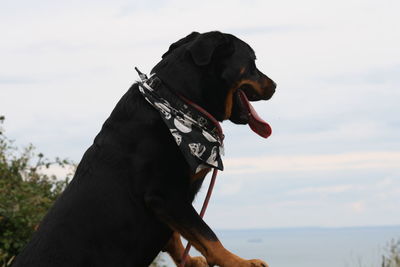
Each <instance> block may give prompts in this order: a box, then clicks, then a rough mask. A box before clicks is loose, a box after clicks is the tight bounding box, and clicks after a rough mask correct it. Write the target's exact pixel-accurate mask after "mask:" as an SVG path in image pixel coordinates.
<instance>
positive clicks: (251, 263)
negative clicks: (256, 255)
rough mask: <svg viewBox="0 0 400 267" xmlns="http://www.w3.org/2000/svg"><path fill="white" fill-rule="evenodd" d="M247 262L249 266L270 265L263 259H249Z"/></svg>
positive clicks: (264, 266)
mask: <svg viewBox="0 0 400 267" xmlns="http://www.w3.org/2000/svg"><path fill="white" fill-rule="evenodd" d="M246 263H247V264H246V266H248V267H268V264H267V263H266V262H265V261H262V260H247V261H246Z"/></svg>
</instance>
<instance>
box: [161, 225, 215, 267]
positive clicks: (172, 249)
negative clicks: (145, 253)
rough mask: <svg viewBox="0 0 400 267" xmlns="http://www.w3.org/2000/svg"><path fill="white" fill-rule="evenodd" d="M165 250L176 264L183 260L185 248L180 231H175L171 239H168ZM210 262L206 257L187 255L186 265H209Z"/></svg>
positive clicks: (200, 266)
mask: <svg viewBox="0 0 400 267" xmlns="http://www.w3.org/2000/svg"><path fill="white" fill-rule="evenodd" d="M164 251H166V252H168V254H169V255H170V256H171V258H172V259H173V261H174V262H175V264H176V266H179V264H180V263H181V261H182V255H183V252H184V251H185V248H184V246H183V244H182V241H181V237H180V234H179V233H178V232H174V233H173V234H172V237H171V239H170V240H169V241H168V243H167V245H166V246H165V248H164ZM207 266H208V263H207V261H206V259H205V258H204V257H190V255H187V258H186V262H185V267H207Z"/></svg>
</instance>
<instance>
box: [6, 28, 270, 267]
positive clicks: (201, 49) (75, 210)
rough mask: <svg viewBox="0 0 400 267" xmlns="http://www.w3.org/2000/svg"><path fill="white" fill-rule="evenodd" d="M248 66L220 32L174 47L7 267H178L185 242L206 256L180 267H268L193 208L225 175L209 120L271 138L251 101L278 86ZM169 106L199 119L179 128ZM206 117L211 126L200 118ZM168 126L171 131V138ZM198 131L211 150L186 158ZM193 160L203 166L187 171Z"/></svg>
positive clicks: (135, 90)
mask: <svg viewBox="0 0 400 267" xmlns="http://www.w3.org/2000/svg"><path fill="white" fill-rule="evenodd" d="M255 59H256V56H255V53H254V51H253V49H252V48H251V47H250V46H249V45H248V44H246V43H245V42H243V41H242V40H240V39H238V38H237V37H235V36H233V35H230V34H226V33H221V32H218V31H214V32H207V33H202V34H200V33H198V32H193V33H191V34H189V35H188V36H186V37H184V38H183V39H181V40H179V41H177V42H175V43H173V44H172V45H171V46H170V47H169V50H168V51H167V52H166V53H165V54H164V55H163V56H162V60H161V61H160V62H159V63H158V64H157V65H156V66H155V67H154V68H153V69H152V71H151V76H150V78H147V80H144V81H145V82H136V83H134V84H133V85H132V86H131V88H130V89H129V90H128V91H127V92H126V93H125V95H124V96H123V97H122V98H121V99H120V100H119V102H118V103H117V105H116V107H115V108H114V110H113V111H112V113H111V115H110V116H109V118H108V119H107V120H106V121H105V123H104V124H103V126H102V129H101V131H100V132H99V134H98V135H97V136H96V137H95V139H94V142H93V144H92V145H91V146H90V147H89V148H88V150H87V151H86V152H85V154H84V155H83V157H82V160H81V162H80V163H79V165H78V167H77V170H76V173H75V175H74V178H73V179H72V180H71V182H70V184H69V185H68V187H67V188H66V189H65V191H64V192H63V193H62V194H61V196H60V197H59V198H58V199H57V200H56V202H55V204H54V205H53V206H52V208H51V209H50V210H49V212H48V213H47V215H46V216H45V218H44V219H43V221H42V222H41V224H40V226H39V228H38V229H37V231H36V232H35V233H34V235H33V237H32V239H31V240H30V242H29V243H28V244H27V245H26V247H25V248H24V249H23V251H22V252H21V253H20V254H19V255H18V256H17V258H16V260H15V262H14V264H13V266H15V267H20V266H29V267H35V266H38V267H39V266H40V267H48V266H54V267H55V266H57V267H62V266H68V267H70V266H85V267H86V266H134V267H138V266H139V267H140V266H148V265H149V264H150V263H151V262H152V261H153V259H154V258H155V257H156V256H157V254H158V253H159V252H160V251H166V252H168V253H169V254H170V255H171V257H172V258H173V260H174V261H175V263H176V264H179V263H180V262H181V260H182V254H183V251H184V248H183V246H182V243H181V240H180V237H181V236H183V237H184V238H185V239H187V240H189V241H190V242H191V244H192V245H193V246H194V247H195V248H196V249H197V250H198V251H199V252H201V254H202V255H203V257H201V256H200V257H190V256H189V257H188V258H187V261H186V265H185V266H195V267H200V266H214V265H218V266H222V267H225V266H228V267H235V266H243V267H247V266H255V267H259V266H260V267H261V266H264V267H266V266H267V264H266V263H265V262H264V261H262V260H257V259H254V260H245V259H242V258H240V257H239V256H236V255H234V254H233V253H231V252H229V251H228V250H227V249H225V248H224V246H223V245H222V244H221V242H220V241H219V240H218V238H217V236H216V235H215V234H214V232H213V231H212V230H211V229H210V227H208V226H207V224H206V223H205V222H204V221H203V220H202V219H201V217H200V216H199V215H198V214H197V212H196V211H195V209H194V208H193V206H192V204H191V203H192V201H193V199H194V197H195V195H196V193H197V192H198V191H199V189H200V187H201V184H202V182H203V180H204V178H205V176H206V175H207V173H208V172H209V171H210V170H211V169H212V168H219V169H222V168H223V167H222V166H221V164H222V163H221V161H219V154H218V153H219V152H221V151H220V150H219V149H220V146H219V145H220V143H221V140H220V139H222V137H221V136H222V135H221V134H220V133H218V131H217V130H218V129H217V128H218V127H217V126H218V125H216V123H217V124H218V122H214V120H215V121H224V120H230V121H232V122H233V123H235V124H249V125H250V127H251V128H252V129H253V130H254V131H255V132H256V133H258V134H260V135H261V136H264V137H267V136H268V135H269V134H270V129H269V128H268V127H269V126H268V125H267V124H266V123H265V122H264V121H262V120H261V118H259V117H258V116H257V114H256V112H255V111H254V109H253V107H252V106H251V105H250V103H249V101H258V100H268V99H270V98H271V97H272V95H273V94H274V92H275V88H276V84H275V82H273V81H272V80H271V79H270V78H268V77H267V76H266V75H264V74H263V73H262V72H260V71H259V70H258V69H257V67H256V65H255ZM154 88H156V89H157V88H158V89H157V90H158V93H160V94H161V95H163V94H164V96H165V97H167V96H168V97H170V99H169V100H170V101H164V102H163V101H160V100H159V99H158V100H157V96H155V99H156V100H155V101H156V103H151V101H150V100H149V99H150V97H151V96H154V95H151V94H153V93H156V91H157V90H156V89H154ZM146 90H147V91H146ZM162 99H164V100H165V98H162ZM183 99H184V100H183ZM171 101H172V102H174V101H176V102H179V103H181V104H182V107H183V108H187V109H188V110H189V111H188V112H189V113H192V112H194V113H196V112H197V113H198V114H200V115H199V116H200V117H199V118H200V119H199V121H198V122H196V121H195V120H191V121H190V122H189V123H186V122H185V120H184V117H185V118H186V117H187V116H186V115H185V114H183V115H182V114H181V111H179V110H178V111H176V110H175V111H174V109H175V108H174V106H173V105H172V106H168V105H167V102H168V103H169V104H171V103H170V102H171ZM191 103H192V104H193V105H192V104H191ZM192 106H199V107H201V108H202V109H201V110H204V111H201V110H200V111H199V109H193V108H192ZM160 109H161V110H162V111H161V110H160ZM206 113H207V114H209V117H207V116H202V115H201V114H206ZM171 114H172V115H171ZM171 116H172V117H174V118H171ZM201 119H202V120H203V121H202V120H201ZM167 120H173V121H174V122H173V123H175V124H174V125H175V126H176V127H175V128H174V129H169V127H167V125H166V121H167ZM207 122H210V126H209V127H208V129H209V130H210V129H211V130H210V131H209V132H207V129H206V128H207V127H206V126H204V125H205V124H207ZM192 123H193V125H192ZM196 125H197V126H196ZM195 126H196V127H197V128H199V129H203V130H202V132H203V137H205V140H207V141H206V142H208V143H207V144H211V145H212V147H211V148H210V150H209V151H208V149H206V148H203V147H202V145H203V144H202V143H198V144H197V143H191V146H189V149H188V151H189V152H188V155H189V156H188V155H184V153H183V152H182V151H183V150H182V149H181V148H180V146H182V145H181V143H184V138H186V136H189V138H190V136H191V133H190V131H191V130H192V128H196V127H195ZM202 127H206V128H202ZM197 128H196V129H197ZM216 129H217V130H216ZM178 143H179V145H178ZM205 147H206V146H205ZM217 152H218V153H217ZM206 153H209V155H207V156H206V157H205V158H204V159H201V157H203V156H204V155H205V154H206ZM190 157H192V158H190ZM191 159H193V162H197V163H199V162H200V163H201V164H198V166H197V167H196V168H193V166H195V165H193V162H190V160H191ZM202 160H203V161H202Z"/></svg>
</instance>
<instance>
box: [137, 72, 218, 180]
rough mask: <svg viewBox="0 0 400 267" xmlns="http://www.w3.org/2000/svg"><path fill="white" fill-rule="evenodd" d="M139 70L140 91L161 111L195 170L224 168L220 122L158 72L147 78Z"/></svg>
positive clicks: (177, 142)
mask: <svg viewBox="0 0 400 267" xmlns="http://www.w3.org/2000/svg"><path fill="white" fill-rule="evenodd" d="M136 70H137V69H136ZM137 71H138V70H137ZM138 73H139V76H140V78H141V81H139V82H138V85H139V91H140V92H141V94H142V95H143V97H144V98H145V99H146V101H147V102H148V103H149V104H150V105H151V106H153V107H154V108H155V109H156V110H158V111H159V112H160V115H161V118H162V119H163V121H164V123H165V124H166V125H167V127H168V128H169V130H170V133H171V135H172V136H173V138H174V140H175V142H176V144H177V145H178V147H179V149H180V150H181V153H182V154H183V155H184V157H185V159H186V161H187V163H188V164H189V167H190V169H191V171H192V173H197V172H199V171H201V170H202V169H205V168H210V167H211V168H216V169H219V170H223V169H224V167H223V163H222V159H221V154H222V155H223V153H224V152H223V134H222V131H221V127H220V125H219V123H218V121H217V120H215V119H214V118H213V117H212V116H211V115H209V114H208V113H207V112H206V111H205V110H204V109H202V108H201V107H199V106H198V105H196V104H194V103H192V102H190V101H189V100H187V99H186V98H183V97H182V96H179V95H176V94H175V93H173V92H172V91H171V90H169V89H168V88H167V87H166V86H165V85H164V84H163V83H162V81H161V80H160V78H158V77H157V76H156V75H155V74H152V75H151V76H150V77H149V78H147V76H146V75H145V74H143V73H141V72H140V71H138Z"/></svg>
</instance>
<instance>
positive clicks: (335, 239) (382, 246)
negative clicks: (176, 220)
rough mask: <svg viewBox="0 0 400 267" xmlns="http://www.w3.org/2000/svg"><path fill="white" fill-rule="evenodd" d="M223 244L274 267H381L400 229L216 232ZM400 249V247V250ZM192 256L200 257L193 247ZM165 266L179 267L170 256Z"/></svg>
mask: <svg viewBox="0 0 400 267" xmlns="http://www.w3.org/2000/svg"><path fill="white" fill-rule="evenodd" d="M216 233H217V235H218V237H219V239H220V240H221V242H222V243H223V245H224V246H225V247H226V248H227V249H229V250H230V251H232V252H233V253H235V254H237V255H239V256H240V257H243V258H246V259H252V258H259V259H263V260H265V261H266V262H267V263H268V265H269V266H270V267H381V266H382V255H385V254H387V253H388V249H389V243H390V242H391V241H398V240H400V226H385V227H345V228H321V227H307V228H283V229H252V230H219V231H216ZM399 249H400V248H399ZM190 254H191V255H199V253H198V252H197V251H195V250H194V249H193V248H192V250H191V253H190ZM160 257H161V261H162V262H161V263H162V265H165V266H168V267H170V266H171V267H172V266H175V265H174V264H173V261H172V260H171V259H170V258H169V256H168V255H167V254H161V255H160Z"/></svg>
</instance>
